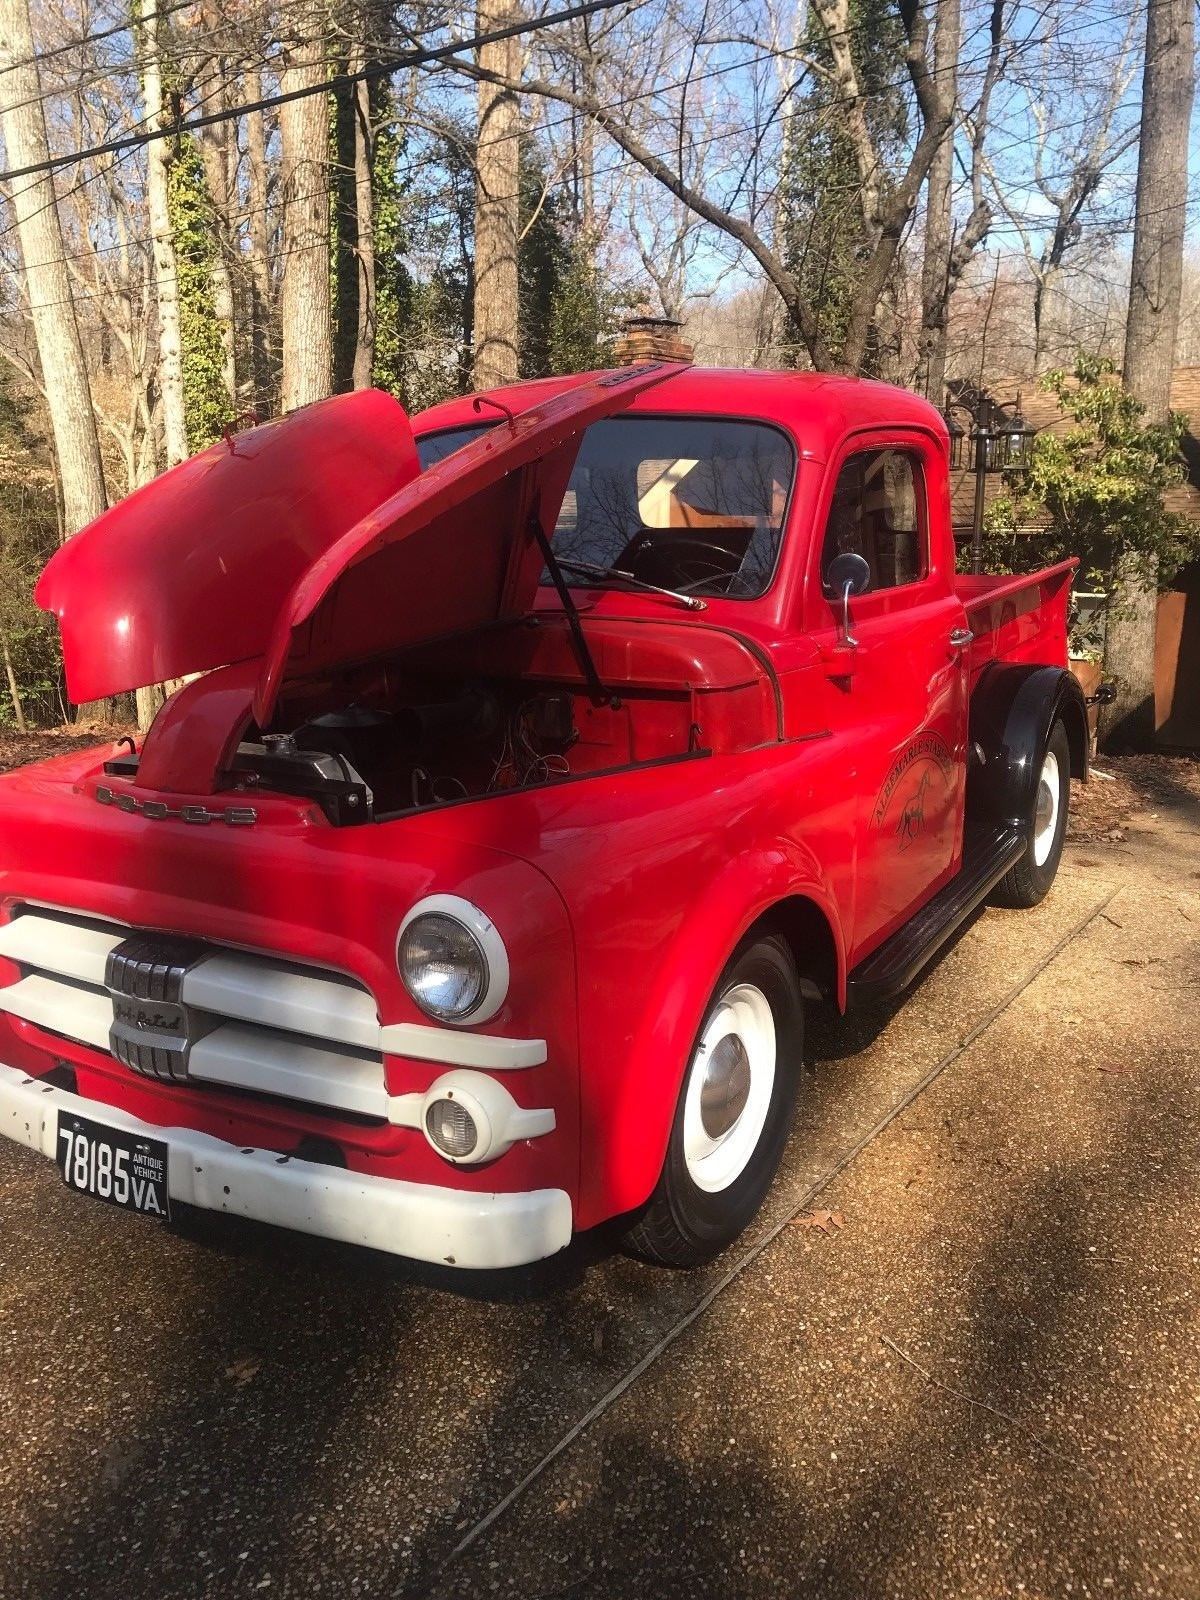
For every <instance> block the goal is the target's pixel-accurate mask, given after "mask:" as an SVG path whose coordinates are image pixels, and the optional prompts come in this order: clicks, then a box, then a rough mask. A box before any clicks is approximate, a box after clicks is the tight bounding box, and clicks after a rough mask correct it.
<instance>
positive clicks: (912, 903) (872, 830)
mask: <svg viewBox="0 0 1200 1600" xmlns="http://www.w3.org/2000/svg"><path fill="white" fill-rule="evenodd" d="M829 482H830V484H831V488H830V490H829V492H828V495H827V499H826V502H825V504H826V514H825V522H824V532H823V534H822V535H821V537H820V538H819V540H817V541H814V543H815V544H816V545H817V549H818V551H819V557H818V559H819V572H818V574H817V576H818V581H819V583H820V585H821V590H820V592H821V594H822V598H823V604H824V607H825V615H826V616H827V618H828V626H827V627H823V628H820V629H818V642H819V645H820V649H821V655H822V659H823V662H824V667H825V676H826V685H827V687H826V692H827V694H828V697H829V698H828V706H829V713H828V714H829V720H830V730H831V732H832V734H833V736H834V737H835V739H837V740H838V741H839V742H840V743H842V744H843V746H844V748H845V750H846V755H847V770H848V771H852V772H853V774H854V777H853V780H852V781H853V783H854V789H855V796H856V801H857V834H856V841H855V843H856V855H857V864H856V872H855V891H854V901H853V904H854V923H853V931H852V934H851V945H852V960H858V959H860V958H861V957H862V956H863V955H866V954H867V953H869V951H870V950H871V949H873V948H874V947H875V946H876V945H878V944H880V943H882V941H883V940H884V939H885V938H886V937H887V936H888V934H890V933H891V932H893V931H894V929H896V928H897V927H899V926H900V924H901V923H903V922H904V921H906V920H907V918H908V917H909V916H911V915H912V913H913V912H914V911H915V910H916V909H917V908H918V907H919V906H920V905H921V904H923V903H924V901H926V900H927V899H929V898H930V896H931V895H932V894H934V893H935V892H936V890H937V889H939V888H940V887H941V886H942V884H944V883H945V882H946V880H947V879H948V878H950V877H951V876H952V874H953V873H954V872H955V871H956V870H957V868H958V865H959V860H960V857H961V851H962V822H963V799H964V788H965V785H964V775H965V770H966V745H967V660H966V656H967V652H966V648H965V646H966V644H967V643H969V642H970V641H969V635H968V634H966V618H965V612H964V609H963V606H962V602H961V601H960V600H959V599H958V598H957V596H956V595H955V592H954V583H953V570H952V562H953V540H952V538H951V536H950V530H949V498H948V491H947V486H946V468H945V461H944V458H943V457H942V456H941V454H940V452H939V450H938V447H937V445H936V444H935V443H934V441H932V440H929V439H925V438H924V437H923V436H921V435H914V436H912V437H903V436H889V437H887V438H886V439H885V438H882V437H881V438H880V439H879V440H878V442H877V443H872V442H869V441H868V440H866V439H863V438H861V437H860V438H858V439H855V440H854V441H852V442H851V444H850V445H849V446H848V447H847V448H846V450H845V451H844V453H843V455H842V457H841V459H840V462H839V463H838V464H837V467H836V473H831V475H830V480H829ZM935 519H936V520H935ZM931 533H932V537H931ZM845 552H853V553H854V554H856V555H859V556H861V557H862V558H863V560H864V561H865V562H866V564H867V569H868V571H869V578H868V580H867V582H866V587H865V589H864V590H863V592H862V593H860V594H858V595H856V596H853V597H851V598H850V600H849V612H848V614H849V618H850V633H849V637H847V636H846V630H845V626H844V617H843V603H842V595H840V594H836V593H834V592H833V590H832V588H831V586H830V585H829V583H828V578H827V574H828V572H829V568H830V564H831V562H832V561H833V559H834V558H835V557H836V556H838V555H840V554H843V553H845ZM859 571H860V572H861V568H860V569H859Z"/></svg>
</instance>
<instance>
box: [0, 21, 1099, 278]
mask: <svg viewBox="0 0 1200 1600" xmlns="http://www.w3.org/2000/svg"><path fill="white" fill-rule="evenodd" d="M189 3H194V0H189ZM756 59H758V57H757V56H754V57H747V58H745V59H743V60H738V61H733V62H726V63H724V64H722V65H721V66H718V67H714V68H711V69H710V70H709V71H708V72H707V73H701V74H693V75H692V76H691V77H690V78H689V79H687V80H683V79H680V80H675V81H673V82H671V83H668V84H665V85H664V84H656V85H654V86H653V87H652V88H650V89H647V90H643V91H640V92H639V93H636V94H630V95H625V96H622V97H621V98H619V99H617V100H613V101H609V102H605V103H604V104H603V105H602V107H601V109H602V110H604V111H615V110H620V109H622V108H624V107H627V106H630V105H632V104H634V103H636V102H637V101H640V100H644V99H648V98H651V97H653V96H655V95H659V94H663V93H669V92H670V91H671V90H672V89H674V88H680V87H683V86H684V85H685V82H687V83H699V82H701V81H703V80H704V79H706V78H712V77H718V76H721V75H723V74H725V73H728V72H734V71H738V70H740V69H742V68H744V67H746V66H748V65H751V64H752V63H753V61H754V60H756ZM210 81H216V80H210ZM826 109H828V108H825V107H821V108H813V110H812V112H811V113H810V114H812V115H820V114H823V112H824V111H825V110H826ZM570 120H572V118H571V116H569V115H567V116H563V117H561V118H558V119H555V120H554V121H553V122H551V123H550V124H549V125H550V126H556V127H557V126H561V125H563V124H564V123H566V122H569V121H570ZM1086 120H1087V119H1086V118H1081V119H1080V122H1081V123H1082V122H1084V121H1086ZM1071 125H1072V124H1064V125H1062V126H1064V127H1065V126H1071ZM1060 131H1061V129H1060ZM523 136H524V135H523V133H521V132H518V133H515V134H506V135H504V136H503V137H504V138H505V139H511V138H520V137H523ZM739 136H740V130H728V129H725V130H722V131H720V132H717V133H713V134H710V135H709V136H708V137H707V138H705V139H696V140H693V141H692V142H691V144H690V146H689V148H690V149H692V150H693V151H695V150H699V149H701V148H704V147H708V146H711V145H713V144H717V143H720V142H722V141H724V140H728V139H732V138H735V137H739ZM496 142H497V143H498V142H499V141H496ZM1022 142H1024V141H1012V142H1011V143H1010V144H1009V145H1005V146H1003V147H1002V151H1003V152H1007V151H1008V150H1010V149H1013V148H1016V147H1017V146H1018V145H1019V144H1020V143H1022ZM126 153H127V154H128V153H130V152H126ZM637 166H640V163H639V162H638V161H637V160H636V158H635V157H633V156H628V155H626V156H624V157H623V158H621V159H619V160H617V161H613V162H608V163H605V164H603V165H601V166H598V167H597V168H596V172H595V175H596V176H597V177H607V176H610V175H612V174H614V173H617V172H621V171H626V170H628V169H630V168H632V167H637ZM108 171H111V168H106V169H104V171H103V172H101V173H97V174H93V175H91V176H89V177H88V178H86V179H83V180H81V183H80V185H78V186H77V188H80V187H83V185H84V184H86V183H91V182H97V181H99V180H100V178H102V177H103V176H105V175H106V174H107V172H108ZM1068 176H1070V173H1069V172H1065V173H1061V174H1060V173H1051V174H1049V175H1048V181H1053V180H1054V179H1055V178H1058V177H1068ZM856 188H857V185H854V184H847V185H844V186H843V189H844V192H846V193H852V192H854V191H855V190H856ZM72 192H75V191H72ZM333 192H334V190H333V187H332V186H325V187H324V188H323V190H322V194H323V195H324V196H325V197H326V198H328V197H329V196H331V195H332V193H333ZM826 192H827V193H828V192H830V191H829V190H828V189H827V190H826ZM64 198H69V196H67V197H64ZM500 198H508V199H512V198H516V197H515V196H501V197H500ZM286 205H287V202H286V200H276V201H274V202H273V203H269V204H268V205H266V206H244V207H239V208H238V211H237V214H236V218H235V221H236V222H237V223H241V222H244V221H245V220H246V219H248V218H249V217H252V216H258V215H263V214H270V212H271V211H272V210H276V209H278V210H282V209H284V208H285V207H286ZM445 214H446V215H449V214H450V213H445ZM1084 225H1087V226H1094V227H1108V226H1113V225H1111V224H1108V223H1104V222H1096V223H1089V224H1084ZM14 231H16V225H15V224H10V225H9V226H8V227H7V228H4V229H0V239H3V238H4V237H5V236H6V235H7V234H9V233H12V232H14ZM1000 231H1013V225H1012V224H1011V223H1009V224H1000V223H997V224H994V225H993V227H992V228H991V229H989V233H996V232H1000ZM1118 231H1119V230H1118ZM151 242H152V239H151V235H149V234H131V235H128V236H127V237H126V238H125V239H123V240H121V241H118V242H116V243H113V244H108V245H95V246H92V247H90V248H88V249H86V250H79V251H73V252H71V253H70V254H66V255H63V256H58V257H53V258H51V259H50V261H48V262H33V263H25V269H26V270H30V269H31V268H37V267H40V266H45V265H51V264H63V265H70V264H72V263H74V262H77V261H87V260H90V259H91V258H92V257H94V256H99V255H110V254H113V253H115V252H118V251H123V250H127V249H130V248H133V247H136V246H138V245H146V244H149V243H151ZM278 254H279V252H273V255H276V256H278ZM180 259H181V260H192V261H195V262H203V261H204V260H206V259H208V257H207V256H192V257H189V256H184V255H181V256H180ZM160 281H161V280H158V279H151V280H143V283H145V284H146V286H148V287H151V286H157V284H158V283H159V282H160ZM139 287H140V285H139ZM99 297H100V291H96V292H91V291H81V292H80V293H79V294H78V295H77V296H75V297H74V298H75V299H78V300H85V299H95V298H99ZM54 304H57V302H54Z"/></svg>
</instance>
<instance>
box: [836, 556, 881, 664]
mask: <svg viewBox="0 0 1200 1600" xmlns="http://www.w3.org/2000/svg"><path fill="white" fill-rule="evenodd" d="M870 583H871V569H870V567H869V566H868V565H867V562H866V559H865V557H863V556H860V555H859V554H858V552H857V551H855V550H843V551H842V553H841V555H840V556H834V558H833V560H832V561H831V562H830V563H829V566H828V567H827V568H826V571H825V592H826V593H827V594H828V595H829V596H830V597H831V598H832V597H834V596H836V595H841V597H842V643H843V644H844V645H848V646H849V647H850V649H852V650H853V649H856V648H857V646H858V640H857V639H856V638H855V637H854V635H853V634H852V633H851V632H850V596H851V595H852V594H862V593H863V591H864V590H866V589H867V588H869V587H870Z"/></svg>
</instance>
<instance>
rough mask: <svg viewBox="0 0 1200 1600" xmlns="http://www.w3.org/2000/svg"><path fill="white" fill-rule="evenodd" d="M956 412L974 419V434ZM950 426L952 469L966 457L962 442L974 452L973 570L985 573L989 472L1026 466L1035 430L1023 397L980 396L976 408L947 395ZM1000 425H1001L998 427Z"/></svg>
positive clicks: (948, 423)
mask: <svg viewBox="0 0 1200 1600" xmlns="http://www.w3.org/2000/svg"><path fill="white" fill-rule="evenodd" d="M1005 405H1011V406H1012V407H1013V415H1012V416H1011V417H1005V416H1004V414H1003V408H1004V406H1005ZM955 411H961V412H962V413H963V414H964V415H965V416H967V417H969V418H970V419H971V432H970V434H969V435H966V434H965V431H964V429H963V427H962V426H961V424H960V423H958V422H956V421H955V420H954V417H953V413H954V412H955ZM944 415H945V418H946V426H947V427H948V428H949V430H950V460H951V465H952V466H958V465H959V464H960V460H961V454H962V441H963V438H964V437H969V438H970V441H971V445H972V447H973V449H974V470H975V508H974V512H973V514H972V518H971V571H972V572H973V573H980V572H982V571H983V516H984V511H985V509H986V500H987V476H988V473H989V472H1004V471H1005V470H1007V469H1008V468H1010V467H1023V466H1025V465H1026V464H1027V463H1028V461H1029V451H1030V446H1031V441H1032V440H1033V437H1034V434H1035V431H1036V430H1035V429H1033V428H1031V427H1029V426H1028V424H1027V423H1026V421H1025V417H1024V415H1023V413H1022V410H1021V396H1020V395H1019V394H1018V395H1017V396H1016V398H1015V400H1009V401H1000V400H993V399H991V398H990V397H989V396H987V395H984V394H980V395H979V396H978V398H977V400H976V402H975V409H974V411H972V410H971V409H970V407H968V406H966V405H964V403H963V402H962V401H961V400H955V399H953V398H952V397H951V396H950V395H949V394H947V396H946V409H945V412H944ZM997 424H999V425H997Z"/></svg>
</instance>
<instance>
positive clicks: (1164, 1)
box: [1105, 0, 1196, 748]
mask: <svg viewBox="0 0 1200 1600" xmlns="http://www.w3.org/2000/svg"><path fill="white" fill-rule="evenodd" d="M1195 91H1196V58H1195V4H1194V0H1148V4H1147V9H1146V62H1145V68H1144V71H1143V74H1142V129H1141V146H1140V148H1139V151H1138V177H1137V210H1136V215H1135V218H1134V234H1133V267H1132V273H1131V277H1130V284H1129V317H1128V321H1127V322H1126V326H1125V386H1126V388H1127V389H1128V390H1129V392H1130V393H1131V394H1132V395H1133V396H1134V398H1135V399H1137V400H1140V401H1141V403H1142V405H1143V406H1144V407H1145V414H1146V418H1147V420H1148V421H1150V422H1154V423H1163V422H1166V420H1167V418H1168V416H1169V414H1170V409H1171V374H1172V371H1173V369H1174V364H1175V343H1176V339H1177V337H1178V334H1179V306H1180V299H1181V296H1182V292H1183V241H1184V233H1185V230H1186V227H1187V200H1188V134H1189V128H1190V124H1191V116H1192V101H1193V99H1194V98H1195ZM1117 576H1118V588H1117V595H1116V606H1115V608H1114V611H1113V615H1112V616H1111V617H1110V620H1109V624H1108V638H1107V644H1106V661H1107V665H1108V668H1109V670H1110V671H1111V672H1112V673H1113V674H1114V675H1115V677H1116V679H1117V691H1118V692H1117V699H1116V701H1115V702H1114V704H1113V706H1112V707H1111V710H1110V714H1109V718H1108V720H1107V723H1106V728H1105V736H1106V742H1107V743H1108V744H1109V745H1112V744H1125V745H1129V744H1132V745H1134V746H1136V747H1139V748H1145V747H1147V746H1149V745H1152V744H1153V742H1154V731H1155V713H1154V633H1155V622H1156V619H1157V611H1158V590H1157V584H1156V583H1155V582H1154V579H1153V577H1149V578H1147V577H1146V576H1145V575H1144V574H1143V575H1141V576H1140V577H1139V576H1137V575H1135V574H1134V573H1133V572H1131V571H1128V570H1127V571H1125V572H1123V573H1118V575H1117Z"/></svg>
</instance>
